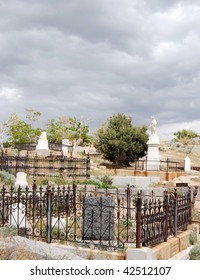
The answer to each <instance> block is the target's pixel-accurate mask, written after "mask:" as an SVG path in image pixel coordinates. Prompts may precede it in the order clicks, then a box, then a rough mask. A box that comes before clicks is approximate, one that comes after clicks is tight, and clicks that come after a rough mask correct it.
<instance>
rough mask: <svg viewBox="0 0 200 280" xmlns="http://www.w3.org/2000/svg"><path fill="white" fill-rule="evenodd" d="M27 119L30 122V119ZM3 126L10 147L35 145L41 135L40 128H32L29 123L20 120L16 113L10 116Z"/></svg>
mask: <svg viewBox="0 0 200 280" xmlns="http://www.w3.org/2000/svg"><path fill="white" fill-rule="evenodd" d="M33 113H34V111H33ZM27 118H28V119H29V122H30V118H29V117H27ZM3 126H4V128H5V132H6V135H7V142H8V143H9V144H10V145H15V144H30V143H35V142H36V139H37V137H38V136H39V135H40V133H41V129H40V128H33V126H32V124H31V123H28V122H26V121H24V120H22V119H20V117H19V116H18V115H17V114H16V113H13V114H11V115H10V116H9V118H8V120H7V121H6V122H4V124H3Z"/></svg>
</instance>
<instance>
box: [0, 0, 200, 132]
mask: <svg viewBox="0 0 200 280" xmlns="http://www.w3.org/2000/svg"><path fill="white" fill-rule="evenodd" d="M199 11H200V4H199V2H198V1H169V0H168V1H158V0H157V1H156V0H154V1H147V0H146V1H145V0H141V1H132V0H119V1H115V0H110V1H107V0H101V1H100V0H96V1H93V0H84V1H82V0H73V1H72V0H68V1H64V0H58V1H53V0H48V1H47V0H44V1H39V0H35V1H27V0H26V1H25V0H7V1H6V0H2V1H1V4H0V16H1V21H0V61H1V64H0V88H2V87H8V88H15V89H16V90H18V91H20V93H21V98H20V102H19V100H14V101H13V102H15V103H14V104H11V105H9V106H6V104H8V100H7V101H6V99H4V100H3V103H1V104H2V105H1V106H2V107H3V108H2V110H1V112H2V113H1V114H2V118H6V116H7V117H8V115H9V114H10V112H11V111H15V112H18V113H19V114H22V112H23V111H24V109H25V108H34V109H36V110H40V111H41V112H42V118H43V120H42V121H43V122H45V120H47V119H48V118H54V117H57V116H60V115H71V116H77V117H81V118H85V119H89V120H90V123H91V126H92V127H97V126H99V125H100V124H101V122H102V121H103V120H105V119H106V118H107V117H109V116H110V115H112V114H113V113H115V112H124V113H126V114H128V115H131V116H132V117H133V121H134V123H136V124H147V125H148V122H149V120H150V118H151V116H152V115H155V116H156V118H157V120H158V123H159V124H160V125H163V124H165V123H166V122H167V123H170V124H173V123H178V122H186V121H191V122H192V121H194V120H198V119H199V113H198V112H199V109H198V108H199V105H200V104H199V103H200V99H199V97H198V96H199V92H198V91H199V84H200V75H199V65H200V59H199V47H200V39H199V38H200V32H199V28H198V26H199V21H200V19H199ZM6 102H7V103H6Z"/></svg>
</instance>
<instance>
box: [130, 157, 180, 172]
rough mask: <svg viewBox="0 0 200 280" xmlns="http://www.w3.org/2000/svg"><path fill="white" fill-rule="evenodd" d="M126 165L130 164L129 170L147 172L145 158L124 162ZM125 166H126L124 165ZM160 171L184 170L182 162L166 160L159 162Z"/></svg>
mask: <svg viewBox="0 0 200 280" xmlns="http://www.w3.org/2000/svg"><path fill="white" fill-rule="evenodd" d="M126 162H127V163H130V168H133V169H134V170H147V158H146V159H136V160H134V161H132V160H131V159H127V160H126ZM126 166H127V165H126ZM160 170H161V171H166V172H170V171H183V170H184V161H183V160H182V161H181V160H180V161H178V160H172V159H169V158H167V159H166V160H161V161H160Z"/></svg>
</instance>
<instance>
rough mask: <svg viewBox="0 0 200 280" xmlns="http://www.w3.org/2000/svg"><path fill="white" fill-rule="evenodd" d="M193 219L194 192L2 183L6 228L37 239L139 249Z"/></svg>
mask: <svg viewBox="0 0 200 280" xmlns="http://www.w3.org/2000/svg"><path fill="white" fill-rule="evenodd" d="M189 223H191V191H190V190H188V191H187V192H185V193H184V194H183V195H181V196H179V195H178V194H177V192H176V191H175V192H174V193H170V194H169V193H167V192H165V193H164V196H163V197H159V198H156V197H155V196H153V197H151V196H150V197H147V196H145V197H143V195H142V193H141V192H140V193H138V194H136V193H135V191H133V190H132V189H131V187H128V188H126V189H115V190H104V191H102V190H98V189H97V188H94V187H92V186H84V187H83V186H77V185H75V184H73V185H72V186H55V187H50V186H47V187H44V186H36V184H34V185H33V186H32V187H28V186H27V187H26V188H25V189H21V188H20V187H19V188H17V189H15V188H14V187H0V227H4V226H6V225H11V226H14V227H15V228H17V231H18V233H19V234H22V233H23V234H24V235H25V236H27V237H28V236H30V237H33V238H38V239H44V240H46V241H47V242H49V243H50V242H52V240H63V241H67V242H76V243H82V244H84V245H85V246H90V245H91V244H94V246H97V247H109V248H124V247H125V246H126V245H127V244H129V243H130V244H132V245H133V246H134V245H135V246H136V247H137V248H140V247H141V245H143V246H152V245H154V244H157V243H159V242H162V241H166V240H167V238H168V237H169V236H173V235H176V234H177V232H178V231H179V230H184V229H185V228H186V226H187V225H188V224H189Z"/></svg>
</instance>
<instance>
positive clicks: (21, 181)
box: [15, 172, 28, 187]
mask: <svg viewBox="0 0 200 280" xmlns="http://www.w3.org/2000/svg"><path fill="white" fill-rule="evenodd" d="M26 177H27V174H26V173H25V172H17V175H16V182H15V186H16V187H19V186H20V187H26V186H28V182H27V179H26Z"/></svg>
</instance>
